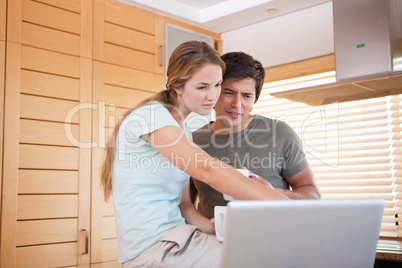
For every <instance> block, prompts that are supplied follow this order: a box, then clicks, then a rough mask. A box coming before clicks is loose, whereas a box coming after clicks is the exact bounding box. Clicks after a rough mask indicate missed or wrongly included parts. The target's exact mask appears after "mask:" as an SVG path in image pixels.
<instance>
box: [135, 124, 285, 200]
mask: <svg viewBox="0 0 402 268" xmlns="http://www.w3.org/2000/svg"><path fill="white" fill-rule="evenodd" d="M142 138H143V139H144V140H146V141H147V142H149V143H150V144H152V145H153V146H154V147H155V148H156V149H157V150H158V151H159V152H160V153H161V154H162V155H163V156H164V157H165V158H167V159H168V160H169V161H170V162H171V163H173V164H174V165H175V166H176V167H178V168H179V169H181V170H183V171H184V172H186V173H187V174H189V175H190V176H192V177H194V178H197V179H198V180H201V181H203V182H205V183H206V184H208V185H210V186H211V187H213V188H215V189H216V190H218V191H220V192H222V193H225V194H227V195H229V196H232V197H233V198H235V199H239V200H268V199H271V200H274V199H289V198H288V197H286V196H285V195H283V194H282V193H280V192H278V191H276V190H275V189H273V188H271V187H267V186H264V185H261V184H260V183H259V182H257V181H254V180H251V179H250V178H247V177H245V176H243V175H242V174H241V173H240V172H238V171H237V170H236V169H234V168H233V167H231V166H230V165H228V164H226V163H224V162H221V161H218V160H217V159H215V158H213V157H211V156H210V155H209V154H207V153H206V152H205V151H203V150H202V149H201V148H200V147H198V146H197V145H196V144H195V143H193V142H192V141H191V139H189V138H188V137H187V136H186V135H185V134H184V132H183V131H182V130H181V129H180V128H179V127H176V126H166V127H162V128H160V129H158V130H156V131H154V132H151V133H149V134H147V135H143V136H142Z"/></svg>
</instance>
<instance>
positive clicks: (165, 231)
mask: <svg viewBox="0 0 402 268" xmlns="http://www.w3.org/2000/svg"><path fill="white" fill-rule="evenodd" d="M224 71H225V64H224V63H223V61H222V60H221V59H220V57H219V54H218V53H217V52H216V51H215V50H214V49H213V48H212V47H210V46H209V45H208V44H206V43H204V42H198V41H189V42H185V43H183V44H181V45H180V46H179V47H178V48H176V49H175V51H174V52H173V53H172V55H171V58H170V60H169V66H168V71H167V77H168V78H167V89H166V90H164V91H162V92H160V93H157V94H156V95H155V96H153V97H151V98H150V99H147V100H144V101H143V102H141V103H140V104H139V105H137V106H136V107H134V108H133V109H131V110H130V111H128V112H127V113H126V114H125V116H124V119H123V120H122V121H121V122H120V123H119V124H118V125H117V126H116V127H115V129H114V132H113V135H112V137H111V139H110V141H109V144H108V147H107V151H106V159H105V162H104V164H103V168H102V176H101V182H102V186H103V189H104V195H105V200H106V201H107V200H108V199H109V197H110V195H111V194H113V202H114V212H115V220H116V230H117V242H118V247H119V261H120V262H123V263H124V264H123V267H125V268H131V267H219V257H220V247H221V245H220V243H219V242H218V241H217V240H216V238H215V236H214V235H213V234H214V229H213V226H212V224H211V222H209V220H208V219H207V218H205V217H203V216H201V214H199V213H198V212H197V210H196V209H195V207H194V206H190V205H188V203H185V205H181V207H180V208H179V206H180V201H181V199H182V192H183V189H184V188H185V187H188V185H189V184H188V182H189V177H190V176H193V177H195V178H197V179H199V180H201V181H203V182H205V183H207V184H209V185H210V186H212V187H214V188H215V189H217V190H218V191H221V192H223V193H225V194H228V195H230V196H233V197H234V198H236V199H287V198H286V197H285V196H284V195H282V194H281V193H279V192H277V191H275V190H274V189H273V188H272V186H270V185H261V184H260V183H258V182H256V181H254V180H250V179H248V178H247V177H245V176H243V175H242V174H241V173H239V172H238V171H236V170H235V169H234V168H232V167H230V166H229V165H227V164H225V163H223V162H220V161H218V160H216V159H214V158H212V157H211V156H209V155H208V154H207V153H205V152H204V151H203V150H201V149H200V148H199V147H198V146H197V145H195V144H194V143H193V142H192V140H191V131H190V129H189V127H188V126H186V124H185V122H184V120H185V118H186V116H188V115H189V114H190V113H191V112H196V113H198V114H201V115H207V114H209V113H210V112H211V111H212V109H213V107H214V105H215V103H216V101H217V99H218V97H219V94H220V86H221V82H222V74H223V73H224ZM186 189H187V188H186ZM186 192H188V191H186ZM182 215H183V216H184V217H185V219H184V218H183V216H182ZM186 222H187V223H188V224H186ZM191 224H192V225H191Z"/></svg>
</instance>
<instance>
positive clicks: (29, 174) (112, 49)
mask: <svg viewBox="0 0 402 268" xmlns="http://www.w3.org/2000/svg"><path fill="white" fill-rule="evenodd" d="M6 18H7V21H6ZM166 22H169V23H176V24H178V25H180V26H182V27H183V26H185V27H189V28H191V29H192V30H194V29H196V30H198V31H203V30H202V29H198V28H194V26H189V25H186V24H183V23H181V22H178V21H174V20H172V19H169V18H166V17H162V16H160V15H156V14H154V13H151V12H148V11H145V10H141V9H139V8H136V7H133V6H129V5H127V4H124V3H121V2H118V1H116V0H93V1H89V0H69V1H62V0H35V1H34V0H8V1H7V0H0V66H1V67H0V68H1V72H0V106H2V105H3V104H4V115H3V114H1V117H0V130H3V128H4V143H0V148H1V150H2V152H3V154H0V157H3V159H2V166H1V168H2V169H3V172H2V174H3V176H2V184H0V187H2V188H0V190H1V191H0V193H1V202H2V203H1V208H2V210H1V233H0V234H1V252H0V260H1V261H0V263H1V267H2V268H3V267H4V268H5V267H7V268H9V267H78V266H79V267H121V265H120V264H119V263H118V262H117V243H116V231H115V225H114V217H113V207H112V203H108V204H106V203H104V202H103V193H102V189H101V187H100V181H99V175H100V167H101V163H102V160H103V153H104V147H105V144H106V141H107V139H108V136H109V134H110V132H111V129H112V128H113V126H114V125H115V123H116V122H117V121H118V120H119V116H120V115H121V114H122V113H124V111H126V110H127V109H129V108H131V107H133V106H134V105H135V104H137V103H138V102H140V101H141V100H143V99H144V98H146V97H149V96H151V95H152V94H154V93H155V92H156V91H159V90H163V89H164V85H165V76H164V66H162V65H161V57H162V55H161V54H162V51H161V47H162V45H163V44H164V24H165V23H166ZM203 32H204V33H206V34H210V35H213V37H214V39H215V40H216V41H217V42H219V40H220V39H219V35H217V34H214V33H210V32H206V31H203ZM2 98H4V101H3V99H2ZM2 112H3V107H0V113H2ZM3 118H4V122H3ZM2 133H3V131H0V135H2ZM1 146H3V147H1Z"/></svg>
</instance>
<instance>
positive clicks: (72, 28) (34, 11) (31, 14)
mask: <svg viewBox="0 0 402 268" xmlns="http://www.w3.org/2000/svg"><path fill="white" fill-rule="evenodd" d="M22 19H23V21H28V22H31V23H34V24H38V25H43V26H46V27H49V28H56V29H58V30H62V31H65V32H70V33H75V34H77V35H79V34H80V31H81V25H80V24H81V17H80V14H77V13H75V12H71V11H67V10H64V9H62V8H58V7H53V6H50V5H46V4H42V3H39V2H34V1H30V0H23V9H22Z"/></svg>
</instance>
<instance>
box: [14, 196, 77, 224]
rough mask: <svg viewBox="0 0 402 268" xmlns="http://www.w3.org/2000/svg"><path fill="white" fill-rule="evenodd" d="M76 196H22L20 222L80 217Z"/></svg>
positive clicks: (19, 204)
mask: <svg viewBox="0 0 402 268" xmlns="http://www.w3.org/2000/svg"><path fill="white" fill-rule="evenodd" d="M77 199H78V198H77V196H76V195H20V196H18V214H17V217H18V219H19V220H32V219H49V218H67V217H69V218H71V217H77V216H78V200H77Z"/></svg>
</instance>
